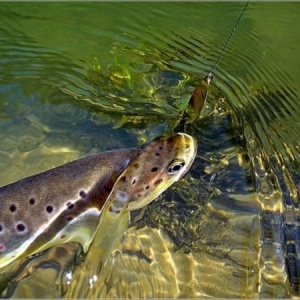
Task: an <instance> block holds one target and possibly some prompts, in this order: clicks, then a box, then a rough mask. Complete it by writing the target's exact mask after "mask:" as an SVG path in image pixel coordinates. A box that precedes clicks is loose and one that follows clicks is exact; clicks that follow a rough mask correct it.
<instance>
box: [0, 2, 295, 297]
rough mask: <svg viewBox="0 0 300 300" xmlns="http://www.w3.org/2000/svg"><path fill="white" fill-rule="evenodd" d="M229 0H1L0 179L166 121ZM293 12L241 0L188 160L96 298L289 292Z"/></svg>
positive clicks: (140, 136)
mask: <svg viewBox="0 0 300 300" xmlns="http://www.w3.org/2000/svg"><path fill="white" fill-rule="evenodd" d="M242 7H243V4H241V3H189V4H186V3H171V4H166V3H89V4H84V3H30V4H28V3H2V4H1V7H0V15H1V20H2V21H1V22H2V26H1V29H0V30H1V35H0V39H1V46H0V53H1V55H0V69H1V72H0V106H1V107H0V138H1V140H2V143H1V145H0V168H1V170H3V174H5V175H4V176H1V178H0V184H1V185H5V184H8V183H10V182H13V181H15V180H18V179H21V178H24V177H27V176H29V175H31V174H34V173H38V172H40V171H43V170H45V169H48V168H50V167H53V166H56V165H59V164H61V163H65V162H68V161H71V160H73V159H75V158H78V157H80V156H84V155H87V154H90V153H94V152H97V151H103V150H107V149H113V148H121V147H132V146H136V145H137V144H141V143H142V142H144V141H146V140H149V139H150V138H152V137H155V136H157V135H160V134H163V133H166V132H170V131H171V130H172V128H174V126H175V124H176V121H177V120H178V119H180V116H181V112H180V109H181V107H183V106H184V104H183V103H184V100H185V99H187V97H188V95H189V93H190V92H191V91H193V89H194V88H195V86H196V85H197V83H198V82H199V80H200V79H202V78H203V77H204V76H205V75H206V74H207V72H208V71H209V70H210V69H211V68H212V66H213V65H214V63H215V61H216V59H217V57H218V54H219V53H220V51H221V49H222V46H223V44H224V42H225V41H226V39H227V37H228V35H229V33H230V31H231V29H232V27H233V25H234V24H235V22H236V19H237V17H238V16H239V13H240V11H241V9H242ZM299 9H300V7H299V4H298V3H272V4H269V3H250V5H249V7H248V9H247V11H246V13H245V14H244V16H243V18H242V21H241V23H240V25H239V27H238V30H237V31H236V33H235V36H234V38H233V40H232V43H231V44H230V45H229V47H228V50H227V52H226V53H225V56H224V57H223V58H222V60H221V62H220V64H219V66H218V68H217V71H216V72H215V78H214V80H213V84H214V86H213V87H212V90H211V91H210V93H209V99H208V103H207V108H206V110H205V111H204V114H203V116H202V119H200V120H199V121H197V122H195V123H194V124H193V126H191V128H189V130H190V132H189V133H191V134H192V135H194V136H195V137H196V138H197V139H198V141H199V153H198V158H197V160H196V162H195V165H194V167H193V168H192V170H191V171H190V173H189V175H188V177H187V178H186V180H185V181H182V182H181V183H178V185H176V186H174V188H172V189H170V190H169V191H168V192H167V193H166V194H165V195H164V196H163V197H162V199H160V201H159V202H156V203H154V204H152V205H150V206H149V207H148V208H147V210H146V212H145V215H144V218H143V219H142V220H140V221H138V222H137V224H135V225H134V226H133V227H132V228H130V229H129V231H128V234H127V235H126V238H127V239H128V240H127V239H126V240H125V241H124V242H123V243H122V244H120V246H119V252H118V253H121V255H119V256H118V255H117V256H112V258H111V260H110V261H109V262H108V264H107V268H108V270H110V269H111V270H112V271H110V272H108V271H107V272H105V271H104V272H103V274H104V275H103V277H104V278H106V276H110V277H109V278H110V281H109V282H115V284H112V285H111V286H109V287H105V288H103V287H99V295H102V296H105V295H108V296H113V295H122V293H124V291H123V290H122V288H121V286H126V293H127V294H126V295H128V296H133V297H134V296H136V297H138V296H149V297H151V296H156V297H159V296H168V297H171V296H184V297H193V296H198V297H205V296H214V297H257V296H260V297H275V296H276V297H279V296H290V295H292V294H294V295H297V294H298V287H299V276H298V275H297V274H298V273H297V272H299V270H298V271H297V263H298V261H299V251H298V245H299V244H298V243H299V242H298V233H299V229H298V218H299V217H298V208H299V203H298V193H299V175H298V174H299V141H298V132H299V121H298V115H299V104H298V99H299V84H298V81H297V78H299V72H300V71H299V64H298V55H297V54H298V51H297V50H298V48H299V44H300V43H299V42H300V41H299V35H298V32H299V27H300V24H299V21H298V15H299ZM104 141H105V142H104ZM143 230H146V231H147V236H148V238H147V239H143V238H144V237H145V233H144V232H143ZM157 230H158V231H157ZM133 237H134V239H137V240H138V241H139V242H137V243H138V245H139V248H138V250H140V252H141V253H148V252H149V251H150V252H151V251H152V252H151V253H154V254H153V263H152V264H151V265H149V263H148V264H147V259H146V260H145V261H142V260H141V259H139V256H138V255H136V252H134V251H133V250H132V249H133V248H134V246H133V245H135V244H134V243H133V244H132V239H133ZM130 238H131V239H130ZM149 245H150V246H149ZM162 247H163V249H164V250H163V251H162V250H161V249H162ZM134 249H135V248H134ZM159 250H160V251H161V253H162V254H161V255H162V257H164V258H166V257H167V258H166V259H162V258H160V257H159V255H158V254H157V253H158V252H159ZM135 251H137V249H135ZM140 252H139V253H140ZM130 264H131V265H133V266H134V271H133V272H129V271H128V265H130ZM141 265H142V266H143V267H141ZM126 266H127V267H126ZM170 266H172V268H170ZM187 266H189V267H187ZM139 268H141V270H140V269H139ZM168 268H169V269H170V270H171V271H170V273H168V272H163V271H160V272H159V271H158V270H166V269H168ZM120 270H122V273H121V275H118V274H120ZM141 274H142V275H141ZM171 274H176V275H172V276H173V277H172V276H171ZM33 276H34V275H33ZM118 276H119V277H118ZM141 276H142V277H143V278H144V281H143V284H141V286H142V287H140V288H139V289H137V288H136V287H135V286H134V284H133V283H134V282H136V281H137V278H141ZM32 281H34V279H33V280H32ZM118 282H121V283H122V284H123V285H122V284H118ZM149 282H150V283H151V284H150V283H149ZM187 286H188V287H189V288H187ZM21 295H22V294H21Z"/></svg>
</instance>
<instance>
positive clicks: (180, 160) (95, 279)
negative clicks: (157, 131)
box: [64, 133, 197, 298]
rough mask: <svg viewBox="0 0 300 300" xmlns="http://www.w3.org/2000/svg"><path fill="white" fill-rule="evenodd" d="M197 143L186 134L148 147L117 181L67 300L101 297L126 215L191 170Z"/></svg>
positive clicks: (76, 272) (125, 224)
mask: <svg viewBox="0 0 300 300" xmlns="http://www.w3.org/2000/svg"><path fill="white" fill-rule="evenodd" d="M196 153H197V144H196V141H195V140H194V139H193V138H192V137H190V136H189V135H187V134H183V133H178V134H175V135H173V136H172V137H169V138H166V137H159V138H157V139H155V140H153V141H152V142H150V143H148V144H147V145H146V146H145V147H144V148H143V150H142V152H141V153H140V154H139V155H138V156H136V157H135V158H134V159H133V160H132V161H131V162H130V163H129V165H128V167H127V168H126V169H125V171H124V172H123V173H122V174H121V176H120V177H119V178H118V180H117V181H116V183H115V185H114V187H113V190H112V192H111V194H110V195H109V197H108V199H107V201H106V203H105V205H104V208H103V210H102V212H101V218H100V223H99V226H98V227H97V230H96V233H95V237H94V239H93V242H92V244H91V247H90V249H89V251H88V253H87V256H86V259H85V261H84V263H83V264H82V265H81V266H79V268H78V269H77V270H76V271H75V274H74V277H73V281H72V284H71V286H70V288H69V289H68V291H67V293H66V295H64V296H65V297H66V298H73V297H76V298H82V297H86V298H98V297H102V295H100V294H99V293H98V292H99V287H101V286H103V285H104V284H105V283H104V282H102V279H103V278H102V276H101V271H102V268H103V264H105V262H106V258H107V256H108V255H109V253H111V251H112V250H113V248H114V245H115V244H116V243H117V242H119V240H120V238H121V236H122V235H123V233H124V232H125V230H126V229H127V227H128V220H129V211H131V210H135V209H138V208H141V207H143V206H145V205H147V204H148V203H149V202H151V201H152V200H154V199H155V198H157V196H159V195H160V194H161V193H163V192H164V191H165V190H166V189H167V188H168V187H169V186H171V185H172V184H173V183H174V182H175V181H177V180H179V179H180V178H181V177H182V176H183V175H184V174H185V173H186V172H187V171H188V170H189V169H190V167H191V165H192V163H193V161H194V159H195V156H196Z"/></svg>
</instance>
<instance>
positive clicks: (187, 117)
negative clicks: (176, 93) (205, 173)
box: [174, 0, 250, 132]
mask: <svg viewBox="0 0 300 300" xmlns="http://www.w3.org/2000/svg"><path fill="white" fill-rule="evenodd" d="M249 2H250V0H249V1H247V3H246V5H245V6H244V8H243V10H242V11H241V13H240V16H239V18H238V19H237V21H236V23H235V25H234V27H233V29H232V30H231V33H230V35H229V37H228V38H227V41H226V43H225V44H224V46H223V49H222V51H221V53H220V55H219V56H218V59H217V60H216V62H215V64H214V66H213V68H212V69H211V71H210V72H209V73H208V74H207V75H206V76H205V78H204V80H203V79H202V80H201V82H200V83H199V84H198V85H197V86H196V88H195V90H194V92H193V94H192V95H191V98H190V101H189V103H188V106H187V108H186V110H185V111H184V112H183V115H182V117H181V120H180V122H179V123H178V125H177V126H176V127H175V128H174V132H186V124H187V123H192V122H194V121H195V120H196V119H197V118H198V117H199V116H200V114H201V111H202V108H203V106H204V103H205V100H206V98H207V94H208V85H209V84H210V82H211V81H212V79H213V77H214V75H213V73H214V71H215V70H216V68H217V66H218V64H219V62H220V60H221V58H222V57H223V55H224V53H225V51H226V48H227V46H228V44H229V43H230V41H231V39H232V37H233V35H234V33H235V31H236V29H237V27H238V25H239V22H240V20H241V18H242V16H243V14H244V12H245V10H246V8H247V6H248V4H249Z"/></svg>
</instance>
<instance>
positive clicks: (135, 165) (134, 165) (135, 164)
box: [132, 163, 140, 169]
mask: <svg viewBox="0 0 300 300" xmlns="http://www.w3.org/2000/svg"><path fill="white" fill-rule="evenodd" d="M132 166H133V167H135V168H136V169H138V168H139V167H140V165H139V164H138V163H134V164H133V165H132Z"/></svg>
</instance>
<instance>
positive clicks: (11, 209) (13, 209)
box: [9, 204, 17, 213]
mask: <svg viewBox="0 0 300 300" xmlns="http://www.w3.org/2000/svg"><path fill="white" fill-rule="evenodd" d="M9 210H10V211H11V212H12V213H13V212H15V211H16V210H17V206H16V205H15V204H12V205H11V206H10V207H9Z"/></svg>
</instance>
